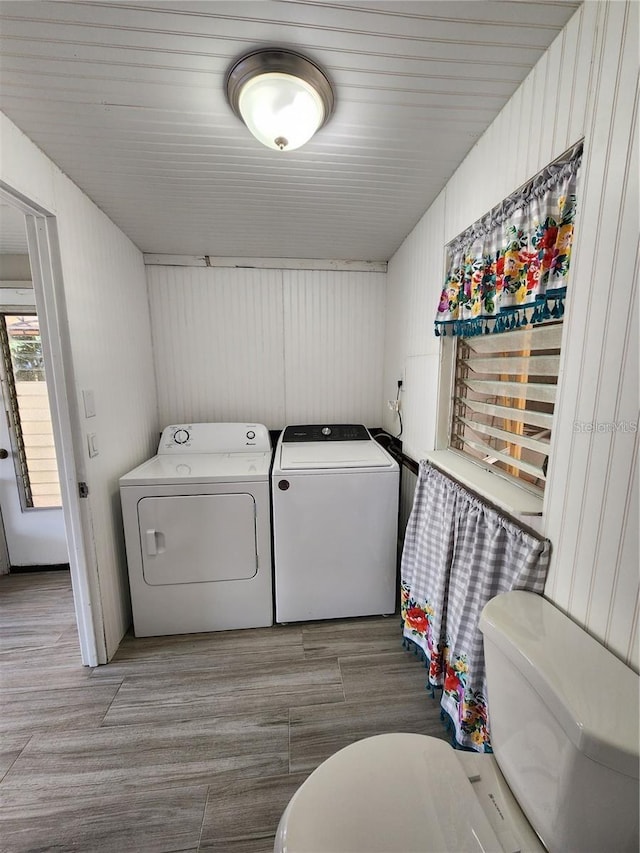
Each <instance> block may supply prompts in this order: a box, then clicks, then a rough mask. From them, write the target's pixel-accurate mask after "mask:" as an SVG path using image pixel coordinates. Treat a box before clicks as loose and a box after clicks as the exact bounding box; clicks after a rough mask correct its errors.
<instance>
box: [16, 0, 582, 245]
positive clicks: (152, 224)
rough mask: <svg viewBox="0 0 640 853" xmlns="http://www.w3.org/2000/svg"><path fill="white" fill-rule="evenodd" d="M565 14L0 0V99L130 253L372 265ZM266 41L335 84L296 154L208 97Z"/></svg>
mask: <svg viewBox="0 0 640 853" xmlns="http://www.w3.org/2000/svg"><path fill="white" fill-rule="evenodd" d="M578 5H579V2H578V0H574V2H560V0H537V2H528V0H517V1H516V0H495V2H486V0H462V2H459V0H438V1H437V2H433V0H419V2H402V0H397V2H393V0H387V2H363V0H359V1H358V0H353V2H320V0H317V2H316V0H258V2H255V0H235V2H205V1H204V0H203V2H186V0H185V1H184V2H182V0H165V2H140V3H119V2H118V3H116V2H22V0H19V2H15V0H4V2H1V3H0V62H1V64H0V74H1V76H0V109H2V110H3V111H4V112H5V113H6V114H7V115H8V116H9V118H11V119H12V120H13V121H14V122H15V123H16V124H17V125H18V127H20V128H21V129H22V130H23V131H24V132H25V133H26V134H27V136H29V137H30V138H31V139H32V140H33V141H34V142H35V143H36V144H37V145H38V146H39V147H40V148H41V149H42V150H43V151H45V152H46V153H47V154H48V155H49V156H50V157H51V158H52V160H54V161H55V162H56V163H57V164H58V165H59V166H60V167H61V168H62V169H63V170H64V171H65V172H66V173H67V174H68V175H69V176H70V177H71V178H72V179H73V180H74V181H75V182H76V183H77V184H78V185H79V186H80V187H81V188H82V189H83V190H84V191H85V192H86V193H87V194H88V195H89V196H90V197H91V198H92V199H93V200H94V201H95V202H96V203H97V204H98V205H99V206H100V207H101V208H102V209H103V210H104V211H105V212H106V213H107V214H108V215H109V216H110V217H111V218H112V219H113V221H114V222H116V224H117V225H119V226H120V228H121V229H122V230H123V231H124V232H125V233H126V234H128V235H129V236H130V237H131V239H132V240H133V241H134V242H135V243H136V244H137V245H138V247H139V248H140V249H142V250H143V251H144V252H149V253H163V254H165V253H167V254H189V255H191V254H194V255H198V254H209V255H217V256H239V257H265V258H267V257H272V258H273V257H282V258H341V259H361V260H387V259H388V258H389V257H390V256H391V255H392V254H393V252H394V251H395V250H396V249H397V248H398V246H399V245H400V243H401V242H402V240H403V239H404V237H405V236H406V235H407V234H408V232H409V231H410V230H411V228H412V227H413V226H414V225H415V223H416V222H417V220H418V219H419V218H420V216H421V215H422V213H423V212H424V211H425V209H426V208H427V207H428V206H429V204H430V203H431V201H432V200H433V199H434V198H435V196H436V195H437V194H438V192H439V191H440V190H441V189H442V187H443V186H444V184H445V183H446V181H447V179H448V178H449V176H450V175H451V173H452V172H453V171H454V169H455V167H456V166H457V165H458V164H459V163H460V162H461V160H462V159H463V158H464V156H465V155H466V153H467V152H468V151H469V150H470V148H471V147H472V146H473V144H474V143H475V141H476V140H477V139H478V138H479V136H480V135H481V134H482V132H483V131H484V130H485V128H486V127H487V126H488V125H489V124H490V122H491V121H492V119H493V118H494V117H495V116H496V114H497V113H498V112H499V111H500V109H501V108H502V106H503V105H504V104H505V103H506V101H507V100H508V99H509V97H510V96H511V94H512V93H513V92H514V91H515V89H516V88H517V87H518V85H519V84H520V82H521V81H522V80H523V79H524V77H525V76H526V75H527V73H528V72H529V70H530V69H531V67H532V66H533V65H534V64H535V62H536V61H537V59H538V58H539V57H540V56H541V54H542V53H543V52H544V51H545V49H546V48H547V47H548V46H549V44H550V43H551V42H552V41H553V39H554V38H555V37H556V35H557V34H558V33H559V32H560V30H561V29H562V27H563V26H564V24H565V23H566V22H567V20H568V19H569V18H570V17H571V15H572V14H573V12H574V11H575V10H576V8H577V7H578ZM265 46H284V47H290V48H292V49H295V50H297V51H299V52H302V53H305V54H307V55H308V56H309V57H310V58H311V59H313V60H314V61H315V62H317V63H319V64H320V65H322V66H323V67H324V68H325V70H326V71H327V73H328V76H329V77H330V79H331V80H332V82H333V84H334V87H335V91H336V97H337V106H336V110H335V113H334V115H333V117H332V118H331V120H330V122H329V123H328V124H327V125H326V126H325V127H324V128H323V129H322V130H321V131H320V132H319V133H318V134H317V136H316V137H315V138H314V139H313V140H312V141H311V142H310V143H308V144H307V145H306V146H305V147H303V148H302V149H300V150H298V151H293V152H288V153H280V152H275V151H271V150H269V149H266V148H264V147H263V146H261V145H260V143H258V142H257V141H256V140H254V139H253V137H252V136H251V135H250V134H249V132H248V131H247V130H246V128H245V127H244V125H242V123H241V122H240V121H239V120H238V119H237V118H236V117H235V116H234V115H233V114H232V113H231V110H230V108H229V107H228V105H227V103H226V100H225V96H224V93H223V81H224V75H225V71H226V70H227V68H228V67H229V65H230V64H231V62H232V61H233V60H234V59H235V58H237V57H239V56H240V55H242V54H243V53H245V52H247V51H249V50H251V49H254V48H258V47H265Z"/></svg>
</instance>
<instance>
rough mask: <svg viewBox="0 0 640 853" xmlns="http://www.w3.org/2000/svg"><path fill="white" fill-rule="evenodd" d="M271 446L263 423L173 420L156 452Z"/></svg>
mask: <svg viewBox="0 0 640 853" xmlns="http://www.w3.org/2000/svg"><path fill="white" fill-rule="evenodd" d="M269 450H271V438H270V436H269V430H268V429H267V428H266V426H264V424H239V423H219V424H172V425H171V426H168V427H165V429H164V430H163V431H162V437H161V438H160V444H159V446H158V454H164V453H246V452H249V451H261V452H266V451H269Z"/></svg>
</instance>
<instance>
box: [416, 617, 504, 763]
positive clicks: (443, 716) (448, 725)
mask: <svg viewBox="0 0 640 853" xmlns="http://www.w3.org/2000/svg"><path fill="white" fill-rule="evenodd" d="M403 624H404V622H403ZM402 648H403V649H406V651H408V652H413V654H414V655H415V656H416V657H417V658H418V659H419V660H421V661H423V662H424V665H425V668H426V669H428V668H429V663H430V661H429V656H428V655H427V654H426V652H425V651H424V649H423V648H422V646H419V645H418V644H417V643H414V641H413V640H412V639H411V638H410V637H403V638H402ZM425 690H427V691H428V693H429V694H430V695H431V698H432V699H436V698H437V697H436V690H439V691H440V693H441V694H442V687H436V685H434V684H431V682H430V681H429V679H427V683H426V684H425ZM440 720H441V722H442V725H443V726H444V727H445V729H446V730H447V732H448V733H449V735H450V737H451V746H452V747H453V748H454V749H459V750H461V751H462V752H475V753H477V752H478V750H476V749H473V748H472V747H469V746H464V745H463V744H461V743H459V742H458V740H457V738H456V727H455V725H454V723H453V720H452V719H451V715H450V714H449V713H448V712H447V711H445V710H444V708H440ZM484 751H485V752H488V753H491V754H493V749H491V747H490V746H489V745H488V744H485V745H484Z"/></svg>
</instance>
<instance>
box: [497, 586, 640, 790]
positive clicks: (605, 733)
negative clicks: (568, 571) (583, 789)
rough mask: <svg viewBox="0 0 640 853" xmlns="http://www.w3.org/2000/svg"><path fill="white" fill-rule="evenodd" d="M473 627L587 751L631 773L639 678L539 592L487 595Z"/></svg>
mask: <svg viewBox="0 0 640 853" xmlns="http://www.w3.org/2000/svg"><path fill="white" fill-rule="evenodd" d="M480 630H481V631H482V633H483V634H484V636H485V638H486V639H488V640H490V641H491V642H492V643H493V644H494V645H495V646H496V647H498V648H499V649H500V650H501V651H502V653H503V654H504V655H506V657H507V658H508V659H509V660H510V661H511V663H512V664H513V665H514V666H516V667H517V668H518V670H519V671H520V672H521V674H522V675H523V677H524V678H526V679H527V681H528V682H529V684H531V686H532V687H533V689H534V690H535V691H536V692H537V693H538V695H539V696H540V697H541V698H542V700H543V701H544V703H545V705H546V706H547V707H548V708H549V710H550V711H551V713H552V714H553V716H554V717H555V718H556V720H557V721H558V723H559V724H560V725H561V726H562V728H563V729H564V731H565V733H566V734H567V736H568V737H569V738H570V740H571V741H572V743H573V744H574V745H575V746H576V748H577V749H579V750H580V751H581V752H582V753H584V754H585V755H586V756H588V757H589V758H591V759H592V760H593V761H597V762H598V763H599V764H602V765H604V766H606V767H609V768H611V769H612V770H615V771H617V772H619V773H623V774H624V775H626V776H630V777H632V778H634V779H637V778H638V722H639V679H638V675H637V674H636V673H635V672H634V671H633V670H632V669H630V668H629V667H628V666H625V664H624V663H622V661H620V660H619V659H618V658H617V657H615V655H613V654H612V653H611V652H609V651H608V650H607V649H605V647H604V646H603V645H601V644H600V643H599V642H598V641H597V640H595V639H594V638H593V637H591V636H590V635H589V634H587V633H586V631H584V630H583V629H582V628H580V627H579V626H578V625H577V624H576V623H575V622H573V621H572V620H571V619H569V617H568V616H565V614H564V613H562V612H561V611H560V610H558V608H556V607H554V606H553V605H552V604H551V603H550V602H549V601H547V600H546V599H544V598H543V597H542V596H540V595H536V594H534V593H531V592H524V591H521V590H517V591H512V592H507V593H504V594H502V595H498V596H496V597H495V598H493V599H491V601H489V602H488V604H487V605H486V606H485V608H484V610H483V612H482V616H481V618H480Z"/></svg>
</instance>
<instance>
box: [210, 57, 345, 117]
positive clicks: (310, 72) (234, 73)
mask: <svg viewBox="0 0 640 853" xmlns="http://www.w3.org/2000/svg"><path fill="white" fill-rule="evenodd" d="M272 73H275V74H290V75H291V76H292V77H299V78H300V79H301V80H304V81H305V82H306V83H308V84H309V85H310V86H312V87H313V88H314V89H315V90H316V92H317V93H318V96H319V97H320V99H321V101H322V104H323V106H324V118H323V121H322V124H321V125H320V127H322V126H323V125H324V124H326V123H327V121H328V120H329V118H330V116H331V114H332V113H333V108H334V94H333V88H332V86H331V83H330V82H329V79H328V77H327V76H326V74H325V73H324V71H322V69H321V68H320V67H319V66H317V65H316V64H315V62H312V61H311V60H310V59H307V57H306V56H302V54H300V53H295V52H294V51H292V50H286V49H284V48H263V49H261V50H255V51H253V52H252V53H248V54H246V55H245V56H242V57H241V58H240V59H238V60H236V61H235V62H234V63H233V64H232V65H231V67H230V68H229V70H228V71H227V74H226V78H225V92H226V95H227V100H228V102H229V106H230V107H231V109H232V110H233V112H234V113H235V114H236V115H237V116H238V118H239V119H241V120H242V115H241V113H240V109H239V106H238V105H239V101H240V93H241V91H242V87H243V86H244V85H245V84H246V83H248V82H249V80H252V79H253V78H254V77H256V76H257V75H259V74H272ZM318 129H319V128H318Z"/></svg>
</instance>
